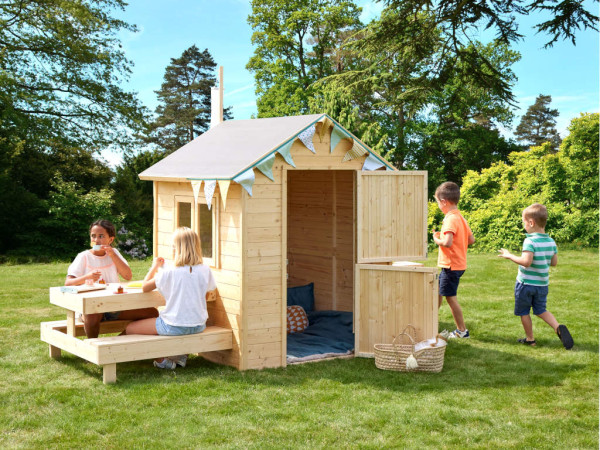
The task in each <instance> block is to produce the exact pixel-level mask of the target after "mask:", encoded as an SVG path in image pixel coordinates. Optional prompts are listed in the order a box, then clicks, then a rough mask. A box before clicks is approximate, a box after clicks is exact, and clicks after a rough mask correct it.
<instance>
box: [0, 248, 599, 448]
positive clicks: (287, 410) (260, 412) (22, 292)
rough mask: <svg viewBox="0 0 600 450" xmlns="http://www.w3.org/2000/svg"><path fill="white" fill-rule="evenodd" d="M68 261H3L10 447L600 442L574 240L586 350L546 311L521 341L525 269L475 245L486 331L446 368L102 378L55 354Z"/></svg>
mask: <svg viewBox="0 0 600 450" xmlns="http://www.w3.org/2000/svg"><path fill="white" fill-rule="evenodd" d="M435 257H436V255H435V254H432V255H430V258H429V260H428V261H427V264H428V265H435ZM147 267H148V263H145V262H142V263H133V269H134V277H135V278H138V279H139V278H141V277H142V276H143V274H144V273H145V272H146V270H147ZM66 269H67V264H32V265H13V266H0V394H1V397H0V398H2V403H3V404H2V408H1V409H0V430H1V431H2V433H1V434H0V447H2V448H6V447H13V448H14V447H16V448H36V447H40V448H41V447H43V448H48V447H49V448H57V447H61V448H63V447H66V448H74V447H84V448H89V447H91V448H131V447H136V448H138V447H150V448H162V447H188V448H189V447H193V448H205V447H226V448H298V447H300V448H349V447H352V448H354V447H359V448H381V447H388V448H398V447H400V448H403V447H409V448H412V447H424V448H457V447H469V448H495V447H503V448H555V447H559V448H564V447H567V448H598V252H597V251H586V250H583V251H563V252H561V253H560V258H559V265H558V267H556V268H555V269H553V270H552V272H551V284H550V295H549V299H548V309H549V310H550V311H551V312H552V313H553V314H554V315H555V316H556V318H557V319H558V320H559V322H561V323H565V324H567V325H568V327H569V329H570V330H571V333H572V334H573V337H574V339H575V347H574V349H573V350H572V351H565V350H564V349H563V348H562V345H561V343H560V341H559V340H558V338H557V337H556V336H555V335H554V333H553V331H552V330H551V329H550V327H548V326H547V325H546V324H545V323H543V322H542V321H541V320H540V319H537V318H534V332H535V337H536V340H537V342H538V346H537V347H536V348H531V347H528V346H524V345H519V344H516V339H517V338H520V337H522V336H523V330H522V328H521V324H520V321H519V319H518V318H517V317H515V316H513V314H512V308H513V297H512V292H513V286H514V278H515V275H516V269H517V268H516V265H515V264H512V263H510V262H508V261H505V260H501V259H499V258H497V257H496V256H495V255H490V254H472V255H470V256H469V269H468V270H467V272H466V273H465V275H464V277H463V279H462V280H461V286H460V289H459V302H460V303H461V305H462V306H463V311H464V314H465V319H466V323H467V326H468V328H469V329H470V331H471V335H472V338H471V339H470V340H464V341H459V342H456V341H452V342H450V344H449V346H448V348H447V352H446V358H445V365H444V370H443V372H442V373H440V374H427V373H410V374H407V373H396V372H388V371H381V370H378V369H376V368H375V365H374V361H373V360H372V359H362V358H357V359H353V360H337V361H328V362H321V363H312V364H304V365H300V366H290V367H288V368H287V369H270V370H262V371H247V372H243V373H242V372H237V371H236V370H234V369H232V368H229V367H223V366H219V365H215V364H212V363H209V362H207V361H205V360H203V359H202V358H199V357H193V358H191V359H190V361H189V363H188V367H186V368H185V369H178V370H177V371H176V372H175V373H172V372H167V371H162V372H161V371H158V370H157V369H154V368H153V367H152V365H151V363H150V362H149V361H140V362H132V363H123V364H119V365H118V369H117V375H118V377H119V380H118V383H117V384H115V385H103V384H102V372H101V368H100V367H98V366H96V365H94V364H90V363H87V362H85V361H83V360H81V359H79V358H76V357H74V356H72V355H70V354H68V353H64V356H63V358H62V359H60V360H53V359H51V358H49V356H48V346H47V345H46V344H44V343H42V342H41V341H40V340H39V323H40V322H42V321H47V320H58V319H61V318H62V317H63V314H62V313H61V311H60V309H59V308H57V307H55V306H52V305H50V304H49V302H48V290H47V288H48V286H55V285H60V284H62V282H63V280H64V274H65V272H66ZM444 328H446V329H449V330H451V329H453V328H454V326H453V322H452V317H451V315H450V312H449V308H448V307H447V305H444V306H443V307H442V309H441V310H440V329H444Z"/></svg>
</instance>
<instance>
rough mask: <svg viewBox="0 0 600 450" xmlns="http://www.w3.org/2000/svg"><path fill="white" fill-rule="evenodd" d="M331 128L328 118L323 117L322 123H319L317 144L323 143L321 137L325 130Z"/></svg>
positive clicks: (331, 123) (331, 124)
mask: <svg viewBox="0 0 600 450" xmlns="http://www.w3.org/2000/svg"><path fill="white" fill-rule="evenodd" d="M332 126H333V122H332V121H331V120H330V119H329V118H328V117H325V118H324V119H323V122H321V129H320V130H319V142H323V137H324V136H325V133H327V130H329V128H331V127H332Z"/></svg>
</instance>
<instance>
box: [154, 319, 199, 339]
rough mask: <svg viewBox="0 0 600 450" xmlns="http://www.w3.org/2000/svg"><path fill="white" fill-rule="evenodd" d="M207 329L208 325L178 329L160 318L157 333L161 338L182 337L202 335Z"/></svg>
mask: <svg viewBox="0 0 600 450" xmlns="http://www.w3.org/2000/svg"><path fill="white" fill-rule="evenodd" d="M205 328H206V324H204V325H198V326H195V327H178V326H176V325H169V324H168V323H165V321H164V320H162V319H161V318H160V316H159V317H157V318H156V332H157V333H158V334H159V335H161V336H182V335H184V334H197V333H202V332H203V331H204V329H205Z"/></svg>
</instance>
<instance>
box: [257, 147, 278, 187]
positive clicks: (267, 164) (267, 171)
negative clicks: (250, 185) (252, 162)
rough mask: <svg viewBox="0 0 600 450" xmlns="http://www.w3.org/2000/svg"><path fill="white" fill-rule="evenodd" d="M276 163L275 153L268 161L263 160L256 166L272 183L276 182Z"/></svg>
mask: <svg viewBox="0 0 600 450" xmlns="http://www.w3.org/2000/svg"><path fill="white" fill-rule="evenodd" d="M274 162H275V153H273V154H272V155H269V156H268V157H267V158H266V159H263V160H262V161H261V162H259V163H258V164H257V165H256V168H257V169H258V170H260V171H261V172H262V173H263V174H264V175H265V176H266V177H267V178H269V179H270V180H271V181H275V178H273V163H274Z"/></svg>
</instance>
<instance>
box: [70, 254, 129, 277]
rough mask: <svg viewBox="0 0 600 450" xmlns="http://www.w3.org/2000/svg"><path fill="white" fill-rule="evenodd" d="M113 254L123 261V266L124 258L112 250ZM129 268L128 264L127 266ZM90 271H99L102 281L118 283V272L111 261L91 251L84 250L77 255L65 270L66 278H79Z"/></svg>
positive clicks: (108, 257) (106, 255) (106, 256)
mask: <svg viewBox="0 0 600 450" xmlns="http://www.w3.org/2000/svg"><path fill="white" fill-rule="evenodd" d="M114 251H115V254H116V255H117V256H118V257H119V258H121V259H122V260H123V262H124V263H125V264H127V261H125V258H123V257H122V256H121V254H120V253H119V250H117V249H116V248H115V249H114ZM127 266H129V264H127ZM92 270H100V272H101V273H102V279H103V280H104V281H106V282H107V283H119V282H120V280H119V272H117V266H115V263H114V262H113V260H112V259H111V258H110V256H108V254H105V255H104V256H96V255H94V254H93V253H92V252H91V250H86V251H84V252H81V253H79V254H78V255H77V256H76V257H75V259H74V260H73V262H72V263H71V265H70V266H69V269H68V270H67V276H74V277H81V276H83V275H85V274H86V273H89V272H91V271H92Z"/></svg>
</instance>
